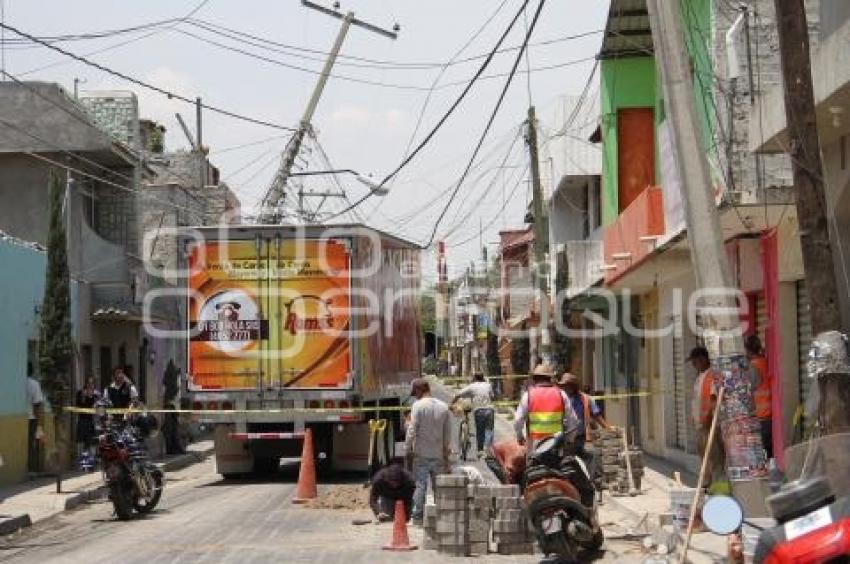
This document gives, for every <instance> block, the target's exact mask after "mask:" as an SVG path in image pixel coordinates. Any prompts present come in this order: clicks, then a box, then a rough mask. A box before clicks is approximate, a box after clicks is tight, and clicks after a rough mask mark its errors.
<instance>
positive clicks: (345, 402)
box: [339, 400, 351, 409]
mask: <svg viewBox="0 0 850 564" xmlns="http://www.w3.org/2000/svg"><path fill="white" fill-rule="evenodd" d="M349 407H351V403H349V401H348V400H340V402H339V408H340V409H348V408H349Z"/></svg>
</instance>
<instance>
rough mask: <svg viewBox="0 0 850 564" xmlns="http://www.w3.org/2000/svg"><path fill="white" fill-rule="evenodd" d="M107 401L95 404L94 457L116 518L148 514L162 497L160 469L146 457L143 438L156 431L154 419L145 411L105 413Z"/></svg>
mask: <svg viewBox="0 0 850 564" xmlns="http://www.w3.org/2000/svg"><path fill="white" fill-rule="evenodd" d="M108 407H109V402H108V401H105V400H102V401H100V402H98V403H97V404H96V405H95V417H96V421H97V422H98V423H97V428H98V430H99V431H100V433H99V436H98V440H97V457H98V458H99V459H100V460H101V469H102V471H103V479H104V482H105V483H106V486H107V488H108V490H109V499H110V501H111V502H112V505H113V507H114V508H115V514H116V515H117V516H118V519H120V520H122V521H125V520H128V519H131V518H132V517H133V516H134V514H139V515H144V514H146V513H150V512H151V511H153V509H154V508H155V507H156V506H157V504H158V503H159V500H160V497H162V487H163V482H164V477H163V474H162V471H161V470H160V469H159V468H157V467H156V465H154V464H153V463H151V462H150V460H148V453H147V448H146V447H145V439H146V438H147V437H149V436H150V435H151V434H152V433H153V432H154V431H155V430H156V419H155V418H154V417H153V416H151V415H147V414H143V413H142V414H132V415H129V416H127V417H126V418H125V417H122V416H109V415H107V413H106V409H107V408H108Z"/></svg>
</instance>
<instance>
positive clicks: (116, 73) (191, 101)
mask: <svg viewBox="0 0 850 564" xmlns="http://www.w3.org/2000/svg"><path fill="white" fill-rule="evenodd" d="M0 27H2V28H3V29H7V30H9V31H11V32H13V33H16V34H18V35H20V36H21V37H26V38H28V39H30V40H32V41H35V42H36V43H39V44H41V45H44V46H45V47H47V48H48V49H52V50H53V51H56V52H57V53H61V54H62V55H65V56H66V57H69V58H71V59H74V60H76V61H79V62H81V63H83V64H85V65H88V66H90V67H94V68H96V69H98V70H100V71H102V72H105V73H107V74H111V75H113V76H117V77H118V78H121V79H123V80H126V81H127V82H130V83H132V84H135V85H137V86H141V87H142V88H146V89H148V90H152V91H153V92H157V93H159V94H162V95H164V96H167V97H168V98H173V99H176V100H180V101H181V102H185V103H187V104H191V105H192V106H195V105H196V100H195V99H192V98H189V97H187V96H184V95H182V94H177V93H175V92H172V91H169V90H166V89H165V88H161V87H159V86H156V85H153V84H150V83H148V82H144V81H142V80H139V79H138V78H135V77H132V76H130V75H128V74H124V73H123V72H119V71H116V70H113V69H111V68H109V67H106V66H104V65H101V64H100V63H96V62H94V61H90V60H89V59H87V58H85V57H83V56H81V55H77V54H75V53H72V52H70V51H67V50H65V49H63V48H61V47H57V46H56V45H51V44H49V43H47V42H45V41H41V40H39V39H38V38H37V37H35V36H33V35H30V34H29V33H26V32H24V31H21V30H19V29H18V28H16V27H13V26H10V25H8V24H5V23H0ZM201 107H203V108H205V109H207V110H209V111H211V112H215V113H217V114H221V115H225V116H228V117H231V118H234V119H239V120H242V121H247V122H250V123H254V124H257V125H263V126H266V127H271V128H274V129H282V130H284V131H295V129H294V128H292V127H288V126H285V125H280V124H276V123H272V122H269V121H266V120H262V119H257V118H253V117H250V116H246V115H243V114H239V113H236V112H232V111H230V110H225V109H223V108H219V107H216V106H211V105H209V104H201Z"/></svg>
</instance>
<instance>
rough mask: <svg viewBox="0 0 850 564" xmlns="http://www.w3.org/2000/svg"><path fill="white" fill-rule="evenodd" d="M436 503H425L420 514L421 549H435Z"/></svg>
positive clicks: (436, 544)
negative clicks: (422, 512)
mask: <svg viewBox="0 0 850 564" xmlns="http://www.w3.org/2000/svg"><path fill="white" fill-rule="evenodd" d="M437 546H438V543H437V505H436V504H435V503H426V504H425V512H424V514H423V516H422V550H437Z"/></svg>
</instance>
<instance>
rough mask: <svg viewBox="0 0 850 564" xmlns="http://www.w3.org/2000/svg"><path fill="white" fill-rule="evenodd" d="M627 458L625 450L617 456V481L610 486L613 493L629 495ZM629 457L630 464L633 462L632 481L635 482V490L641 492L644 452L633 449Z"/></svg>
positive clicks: (630, 450)
mask: <svg viewBox="0 0 850 564" xmlns="http://www.w3.org/2000/svg"><path fill="white" fill-rule="evenodd" d="M626 456H627V454H626V451H625V450H623V451H621V452H620V453H619V454H618V455H617V460H618V468H617V480H616V482H615V483H614V484H612V485H611V486H610V488H611V491H612V492H613V493H619V494H627V493H629V465H628V464H627V463H626ZM628 457H629V459H630V460H629V462H631V468H632V479H633V480H634V484H635V489H636V490H640V480H641V477H642V476H643V451H641V450H640V449H639V448H635V447H632V448H630V449H629V451H628Z"/></svg>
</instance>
